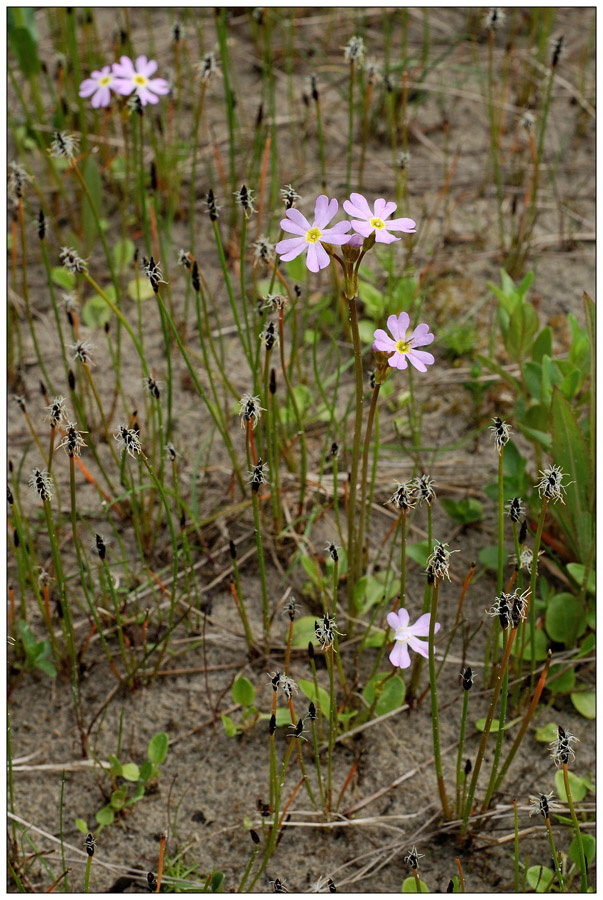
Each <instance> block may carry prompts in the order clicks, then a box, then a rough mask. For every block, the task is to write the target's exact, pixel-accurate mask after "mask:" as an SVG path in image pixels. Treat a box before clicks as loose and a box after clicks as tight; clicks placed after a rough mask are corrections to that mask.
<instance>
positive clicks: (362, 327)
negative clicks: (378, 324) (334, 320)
mask: <svg viewBox="0 0 603 900" xmlns="http://www.w3.org/2000/svg"><path fill="white" fill-rule="evenodd" d="M358 337H359V338H360V344H361V346H362V344H372V343H373V341H374V340H375V323H374V322H369V321H367V319H362V321H361V322H358ZM386 383H387V382H386Z"/></svg>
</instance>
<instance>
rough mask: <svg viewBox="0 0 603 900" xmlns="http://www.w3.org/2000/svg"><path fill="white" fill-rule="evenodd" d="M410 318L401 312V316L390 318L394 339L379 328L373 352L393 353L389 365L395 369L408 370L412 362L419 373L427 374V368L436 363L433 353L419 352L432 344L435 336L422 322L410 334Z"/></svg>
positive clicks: (388, 323)
mask: <svg viewBox="0 0 603 900" xmlns="http://www.w3.org/2000/svg"><path fill="white" fill-rule="evenodd" d="M409 325H410V317H409V315H408V313H405V312H401V313H400V315H399V316H390V317H389V318H388V320H387V327H388V328H389V330H390V332H391V335H392V337H390V336H389V334H387V332H385V331H384V330H383V328H378V329H377V330H376V332H375V341H374V343H373V350H381V351H382V352H383V353H391V354H392V356H390V358H389V359H388V361H387V362H388V364H389V365H390V366H391V367H392V368H393V369H406V368H407V367H408V363H409V362H411V363H412V364H413V366H414V367H415V369H418V370H419V372H426V371H427V366H431V365H433V363H434V362H435V360H434V358H433V356H432V355H431V353H428V352H427V351H426V350H417V349H416V348H417V347H424V346H425V345H426V344H431V342H432V341H433V339H434V335H433V334H432V333H431V332H430V330H429V325H425V323H424V322H422V323H421V324H420V325H417V327H416V328H415V330H414V331H413V332H412V333H409Z"/></svg>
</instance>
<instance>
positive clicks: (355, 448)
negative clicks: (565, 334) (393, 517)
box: [346, 178, 363, 615]
mask: <svg viewBox="0 0 603 900" xmlns="http://www.w3.org/2000/svg"><path fill="white" fill-rule="evenodd" d="M348 181H349V178H348ZM346 300H347V303H348V309H349V313H350V324H351V331H352V341H353V344H354V374H355V377H356V415H355V418H354V441H353V444H352V467H351V471H350V494H349V506H348V545H347V548H346V549H347V556H348V581H347V592H348V612H349V613H350V614H351V615H354V613H355V608H354V584H355V583H356V581H357V579H358V575H359V571H360V567H359V563H360V560H359V559H358V557H359V555H360V553H359V550H360V548H358V547H357V546H356V490H357V482H358V461H359V459H360V441H361V437H362V403H363V389H362V352H361V349H360V335H359V333H358V311H357V309H356V300H355V298H351V299H350V298H346Z"/></svg>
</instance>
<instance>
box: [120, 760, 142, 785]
mask: <svg viewBox="0 0 603 900" xmlns="http://www.w3.org/2000/svg"><path fill="white" fill-rule="evenodd" d="M121 777H122V778H125V779H126V781H138V779H139V778H140V769H139V768H138V766H137V765H136V763H133V762H130V763H125V764H124V765H123V766H122V767H121Z"/></svg>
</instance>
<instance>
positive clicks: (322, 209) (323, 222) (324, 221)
mask: <svg viewBox="0 0 603 900" xmlns="http://www.w3.org/2000/svg"><path fill="white" fill-rule="evenodd" d="M338 209H339V203H338V202H337V200H336V199H335V198H334V197H333V199H332V200H329V198H328V197H327V195H326V194H321V195H320V197H318V199H317V200H316V205H315V207H314V227H315V228H320V230H321V231H322V229H323V228H325V227H326V226H327V225H328V224H329V222H330V221H331V219H332V218H333V216H334V215H335V214H336V212H337V210H338Z"/></svg>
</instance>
